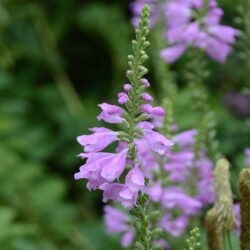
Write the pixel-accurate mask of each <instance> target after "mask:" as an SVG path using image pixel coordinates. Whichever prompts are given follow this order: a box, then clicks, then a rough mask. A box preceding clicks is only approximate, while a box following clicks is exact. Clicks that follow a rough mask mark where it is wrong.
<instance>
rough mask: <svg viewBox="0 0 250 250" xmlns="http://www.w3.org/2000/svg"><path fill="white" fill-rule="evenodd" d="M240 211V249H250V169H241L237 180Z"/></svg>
mask: <svg viewBox="0 0 250 250" xmlns="http://www.w3.org/2000/svg"><path fill="white" fill-rule="evenodd" d="M239 192H240V211H241V235H240V242H241V249H242V250H248V249H250V169H243V170H242V171H241V173H240V178H239Z"/></svg>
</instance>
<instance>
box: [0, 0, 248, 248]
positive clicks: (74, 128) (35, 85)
mask: <svg viewBox="0 0 250 250" xmlns="http://www.w3.org/2000/svg"><path fill="white" fill-rule="evenodd" d="M235 2H236V1H234V0H221V1H219V4H220V5H221V6H222V7H223V9H224V11H225V17H224V22H225V23H227V24H230V25H233V26H235V27H237V25H236V24H235V23H234V18H235V17H236V15H237V10H236V9H237V8H236V3H235ZM130 18H131V13H130V10H129V1H125V0H116V1H115V0H113V1H111V0H107V1H104V0H89V1H87V0H42V1H41V0H1V1H0V249H1V250H105V249H117V250H119V249H120V247H119V241H118V238H116V237H113V236H112V237H111V236H108V235H106V233H105V228H104V225H103V222H102V207H103V204H102V201H101V193H99V192H98V191H96V192H91V193H90V192H88V191H87V190H86V187H85V184H86V183H85V182H84V181H80V182H75V181H74V180H73V174H74V172H76V171H77V169H78V167H79V166H80V164H81V161H80V160H79V159H77V157H76V155H77V154H78V153H80V152H81V150H82V149H81V147H80V146H79V145H77V143H76V140H75V138H76V136H77V135H80V134H85V133H87V130H88V128H89V127H93V126H96V125H97V124H98V123H97V121H96V118H95V117H96V115H97V114H98V108H97V104H98V103H101V102H103V101H114V100H115V98H116V92H117V90H119V89H120V88H121V86H122V84H123V83H124V82H125V81H126V79H125V70H126V58H127V54H128V53H129V51H130V40H131V38H132V35H133V29H132V26H131V23H130ZM235 49H236V50H237V45H236V47H235ZM185 63H186V60H185V57H184V58H183V59H182V60H180V62H178V63H177V64H175V65H174V66H172V69H173V70H175V71H176V80H177V82H178V85H179V89H180V91H179V94H178V95H177V96H175V97H173V98H174V101H175V112H176V113H175V116H176V120H177V122H178V124H179V126H180V128H183V129H184V128H190V127H192V126H193V125H194V118H193V114H192V112H193V111H192V109H191V100H190V96H191V95H190V93H189V90H188V88H187V86H186V85H185V82H184V80H183V77H182V74H183V73H184V71H185V70H184V67H183V65H185ZM152 65H153V63H152V60H151V61H150V60H149V62H148V67H150V68H151V66H152ZM209 67H210V69H211V71H212V74H211V77H210V78H209V81H208V85H207V91H208V93H209V101H210V105H211V106H212V107H213V109H214V110H215V111H216V117H217V120H218V139H219V141H220V143H221V150H222V151H223V153H225V154H226V156H227V157H228V158H229V159H230V160H231V161H232V163H233V167H232V173H233V176H232V186H233V189H234V191H236V186H237V183H236V179H237V174H238V171H239V169H240V168H242V166H243V151H244V149H245V148H246V147H247V146H249V145H250V139H249V137H250V136H249V135H250V134H249V131H250V125H249V124H250V122H249V116H250V114H249V113H250V111H249V110H250V104H249V95H248V96H247V94H246V93H245V92H246V91H245V90H246V87H247V86H249V82H246V81H245V80H244V79H246V78H244V77H242V65H241V64H240V62H239V60H238V58H237V56H236V53H233V54H232V55H231V56H230V58H229V60H228V62H227V63H226V64H225V65H219V64H218V63H215V62H209ZM249 74H250V72H249ZM149 78H150V79H151V82H152V85H153V91H154V94H155V96H157V95H159V87H158V83H157V79H155V78H154V74H153V70H151V71H150V74H149ZM236 199H237V197H236Z"/></svg>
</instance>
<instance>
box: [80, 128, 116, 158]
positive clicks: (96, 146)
mask: <svg viewBox="0 0 250 250" xmlns="http://www.w3.org/2000/svg"><path fill="white" fill-rule="evenodd" d="M91 131H92V132H94V133H93V134H92V135H81V136H78V137H77V141H78V142H79V143H80V144H81V145H82V146H84V150H85V152H87V153H88V152H98V151H101V150H102V149H104V148H106V147H107V146H108V145H109V144H111V143H112V142H114V141H116V140H118V138H117V136H118V133H117V132H114V131H112V130H110V129H107V128H92V129H91Z"/></svg>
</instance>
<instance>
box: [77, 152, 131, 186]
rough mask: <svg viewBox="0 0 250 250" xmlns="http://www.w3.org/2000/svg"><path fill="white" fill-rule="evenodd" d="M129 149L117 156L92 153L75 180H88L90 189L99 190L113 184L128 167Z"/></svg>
mask: <svg viewBox="0 0 250 250" xmlns="http://www.w3.org/2000/svg"><path fill="white" fill-rule="evenodd" d="M127 152H128V149H127V148H125V149H124V150H122V151H121V152H119V153H117V154H113V153H91V154H89V155H87V158H88V159H87V162H86V163H85V164H84V165H83V166H81V167H80V172H78V173H76V174H75V179H88V180H89V188H90V189H91V188H93V189H95V188H97V187H99V186H100V185H102V184H104V183H105V182H112V181H114V180H115V179H117V178H119V177H120V175H121V174H122V172H123V171H124V168H125V165H126V157H127Z"/></svg>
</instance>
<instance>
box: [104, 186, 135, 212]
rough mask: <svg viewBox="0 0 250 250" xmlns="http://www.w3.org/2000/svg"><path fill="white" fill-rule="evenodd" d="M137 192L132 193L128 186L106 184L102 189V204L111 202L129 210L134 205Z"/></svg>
mask: <svg viewBox="0 0 250 250" xmlns="http://www.w3.org/2000/svg"><path fill="white" fill-rule="evenodd" d="M137 195H138V193H137V192H133V191H131V190H130V189H129V187H128V186H126V185H124V184H119V183H112V184H107V185H105V187H104V188H103V202H107V201H108V200H113V201H116V202H119V203H121V204H122V205H123V206H124V207H127V208H130V207H132V206H133V205H134V204H135V203H136V199H137Z"/></svg>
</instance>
